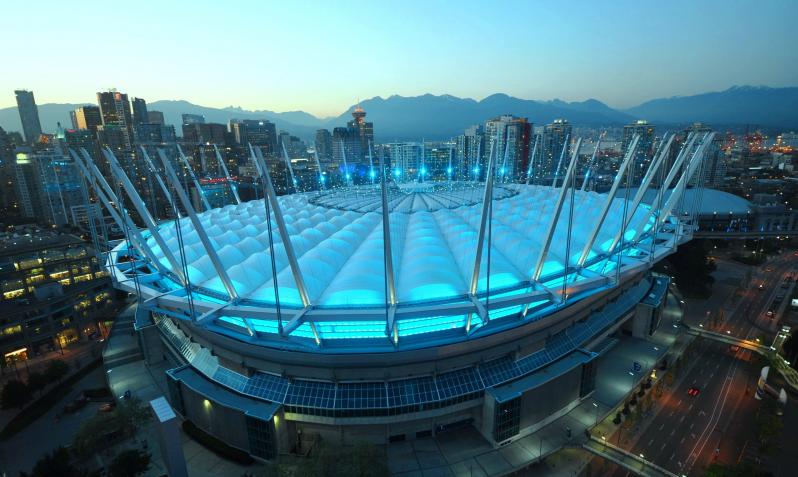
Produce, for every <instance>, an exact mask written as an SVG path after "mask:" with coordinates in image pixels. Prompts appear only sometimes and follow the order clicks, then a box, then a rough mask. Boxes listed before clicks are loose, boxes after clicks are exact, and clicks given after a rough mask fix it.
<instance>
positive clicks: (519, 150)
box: [485, 115, 532, 181]
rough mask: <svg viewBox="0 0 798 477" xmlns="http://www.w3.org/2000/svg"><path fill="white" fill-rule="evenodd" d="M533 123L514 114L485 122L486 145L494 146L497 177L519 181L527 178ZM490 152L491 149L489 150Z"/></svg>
mask: <svg viewBox="0 0 798 477" xmlns="http://www.w3.org/2000/svg"><path fill="white" fill-rule="evenodd" d="M531 137H532V123H530V122H529V121H528V120H527V119H526V118H517V117H515V116H512V115H504V116H499V117H497V118H494V119H491V120H489V121H486V122H485V145H486V146H487V147H488V149H490V146H491V144H492V145H493V148H494V157H495V160H496V165H495V167H494V168H493V170H494V172H495V174H496V177H497V178H500V179H503V180H509V181H518V180H520V179H522V178H525V174H526V170H527V166H528V164H529V139H530V138H531ZM488 153H490V151H488Z"/></svg>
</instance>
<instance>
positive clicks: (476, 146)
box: [455, 125, 486, 179]
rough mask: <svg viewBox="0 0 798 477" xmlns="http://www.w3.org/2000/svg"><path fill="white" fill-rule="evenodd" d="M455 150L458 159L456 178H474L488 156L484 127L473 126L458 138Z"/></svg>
mask: <svg viewBox="0 0 798 477" xmlns="http://www.w3.org/2000/svg"><path fill="white" fill-rule="evenodd" d="M455 150H456V157H457V166H456V167H455V177H458V178H460V179H469V178H473V177H474V175H475V174H477V173H478V172H479V168H481V167H482V158H483V157H485V155H486V153H485V131H484V130H483V129H482V126H480V125H475V126H471V127H470V128H467V129H466V130H465V133H464V134H462V135H460V136H457V139H456V144H455Z"/></svg>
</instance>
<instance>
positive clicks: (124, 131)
mask: <svg viewBox="0 0 798 477" xmlns="http://www.w3.org/2000/svg"><path fill="white" fill-rule="evenodd" d="M97 103H98V104H99V105H100V114H101V116H102V120H103V126H104V129H106V131H107V130H108V129H109V127H114V128H118V130H119V133H120V134H121V135H122V144H123V146H124V148H125V149H131V147H132V145H133V128H132V125H133V114H132V112H131V111H130V102H129V101H128V99H127V95H126V94H122V93H120V92H118V91H106V92H102V93H97Z"/></svg>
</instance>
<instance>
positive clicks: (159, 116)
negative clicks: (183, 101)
mask: <svg viewBox="0 0 798 477" xmlns="http://www.w3.org/2000/svg"><path fill="white" fill-rule="evenodd" d="M147 122H148V123H151V124H166V121H164V119H163V112H161V111H149V110H148V111H147Z"/></svg>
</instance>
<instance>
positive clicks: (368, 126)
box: [346, 104, 374, 151]
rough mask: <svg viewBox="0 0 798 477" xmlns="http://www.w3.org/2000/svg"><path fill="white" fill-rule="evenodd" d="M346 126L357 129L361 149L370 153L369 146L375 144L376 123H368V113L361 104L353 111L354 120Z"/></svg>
mask: <svg viewBox="0 0 798 477" xmlns="http://www.w3.org/2000/svg"><path fill="white" fill-rule="evenodd" d="M346 126H347V127H350V128H355V129H357V132H358V136H360V144H361V148H362V149H363V151H368V146H369V144H370V143H374V123H370V122H366V112H365V111H364V110H363V108H361V107H360V105H359V104H358V105H357V106H356V107H355V110H354V111H352V120H351V121H349V122H348V123H346Z"/></svg>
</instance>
